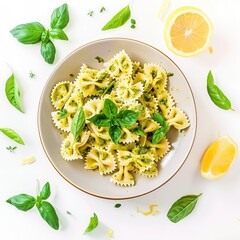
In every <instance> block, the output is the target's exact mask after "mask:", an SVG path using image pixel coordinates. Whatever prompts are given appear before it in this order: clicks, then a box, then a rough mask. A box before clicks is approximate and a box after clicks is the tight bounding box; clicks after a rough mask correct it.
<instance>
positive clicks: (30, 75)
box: [29, 70, 35, 78]
mask: <svg viewBox="0 0 240 240" xmlns="http://www.w3.org/2000/svg"><path fill="white" fill-rule="evenodd" d="M29 78H35V74H34V73H33V72H32V70H30V72H29Z"/></svg>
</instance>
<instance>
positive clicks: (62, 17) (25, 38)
mask: <svg viewBox="0 0 240 240" xmlns="http://www.w3.org/2000/svg"><path fill="white" fill-rule="evenodd" d="M68 22H69V12H68V5H67V4H66V3H64V4H63V5H61V6H60V7H58V8H56V9H55V10H54V11H53V12H52V15H51V23H50V26H51V29H50V30H46V29H45V27H44V26H43V25H42V24H41V23H39V22H31V23H25V24H20V25H17V26H16V27H15V28H13V29H12V30H11V31H10V32H11V34H12V35H13V37H15V38H16V39H17V40H18V41H19V42H21V43H23V44H36V43H39V42H41V55H42V57H43V58H44V60H45V61H46V62H47V63H49V64H52V63H53V62H54V59H55V55H56V48H55V46H54V44H53V42H52V41H51V39H50V38H52V39H60V40H68V37H67V35H66V33H65V32H64V31H63V29H64V28H65V27H66V26H67V24H68Z"/></svg>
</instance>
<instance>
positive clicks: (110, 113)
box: [88, 98, 140, 144]
mask: <svg viewBox="0 0 240 240" xmlns="http://www.w3.org/2000/svg"><path fill="white" fill-rule="evenodd" d="M139 114H140V113H139V112H134V111H132V110H121V111H119V112H118V108H117V106H116V105H115V103H114V102H112V101H111V100H110V99H108V98H107V99H105V101H104V107H103V110H102V113H99V114H96V115H94V116H93V117H91V118H90V119H88V120H89V121H90V122H92V123H93V124H94V125H96V126H98V127H109V131H108V133H109V136H110V137H111V139H112V141H113V142H114V143H115V144H118V141H119V139H120V138H121V136H122V130H121V127H130V126H132V125H133V124H134V123H136V121H137V119H138V116H139Z"/></svg>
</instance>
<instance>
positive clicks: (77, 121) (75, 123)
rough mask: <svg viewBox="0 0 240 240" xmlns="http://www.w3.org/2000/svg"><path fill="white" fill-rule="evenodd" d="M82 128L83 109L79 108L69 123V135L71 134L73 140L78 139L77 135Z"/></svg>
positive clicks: (83, 121) (83, 122)
mask: <svg viewBox="0 0 240 240" xmlns="http://www.w3.org/2000/svg"><path fill="white" fill-rule="evenodd" d="M84 126H85V115H84V111H83V107H80V108H79V109H78V110H77V112H76V113H75V115H74V117H73V120H72V123H71V133H72V134H73V136H74V138H75V139H77V138H78V137H79V134H80V132H81V131H82V130H83V128H84Z"/></svg>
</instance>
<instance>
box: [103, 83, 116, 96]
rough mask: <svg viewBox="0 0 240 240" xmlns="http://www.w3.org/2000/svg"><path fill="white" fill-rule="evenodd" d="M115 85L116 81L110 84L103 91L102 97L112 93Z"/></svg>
mask: <svg viewBox="0 0 240 240" xmlns="http://www.w3.org/2000/svg"><path fill="white" fill-rule="evenodd" d="M114 83H115V81H112V82H110V84H109V85H108V86H107V87H106V89H105V90H104V91H103V94H102V96H104V95H105V94H107V93H108V92H110V91H111V90H112V88H113V87H114Z"/></svg>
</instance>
